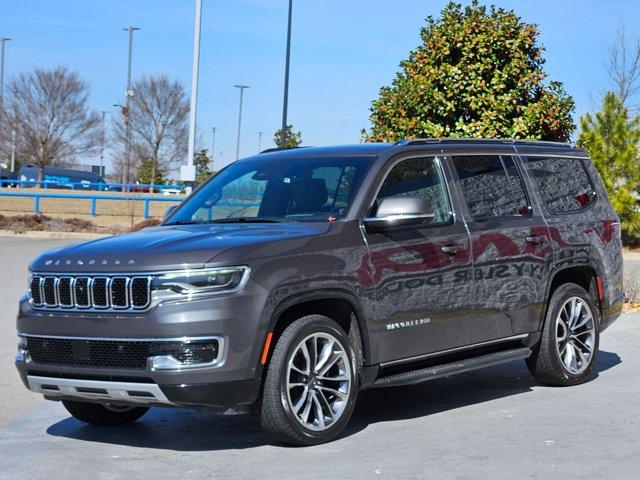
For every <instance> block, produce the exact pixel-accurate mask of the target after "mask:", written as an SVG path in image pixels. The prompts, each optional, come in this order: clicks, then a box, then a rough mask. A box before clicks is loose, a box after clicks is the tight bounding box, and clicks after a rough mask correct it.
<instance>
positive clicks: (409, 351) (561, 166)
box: [16, 139, 623, 445]
mask: <svg viewBox="0 0 640 480" xmlns="http://www.w3.org/2000/svg"><path fill="white" fill-rule="evenodd" d="M620 235H621V232H620V223H619V219H618V217H617V215H616V213H615V212H614V210H613V209H612V207H611V204H610V203H609V200H608V199H607V195H606V193H605V190H604V189H603V187H602V184H601V182H600V180H599V177H598V174H597V172H596V170H595V169H594V167H593V165H592V163H591V162H590V160H589V158H588V156H587V155H586V153H585V152H584V151H583V150H580V149H577V148H574V147H572V146H570V145H565V144H556V143H550V142H525V141H507V140H455V139H422V140H420V139H416V140H407V141H402V142H399V143H397V144H393V145H392V144H362V145H354V146H345V147H331V148H298V149H290V150H281V151H270V152H266V153H262V154H259V155H256V156H253V157H250V158H246V159H243V160H240V161H237V162H235V163H233V164H231V165H229V166H228V167H227V168H225V169H224V170H222V171H221V172H219V173H218V174H216V175H215V176H214V177H213V178H211V179H210V180H209V181H208V182H206V183H205V184H203V185H202V186H200V187H199V188H198V189H196V190H195V191H194V192H193V193H192V194H191V195H190V196H189V197H188V198H187V199H186V200H185V201H184V202H183V203H182V204H181V205H180V206H179V207H177V208H175V209H172V210H170V211H168V212H167V215H166V216H165V219H164V221H163V223H162V224H161V225H160V226H157V227H152V228H147V229H145V230H143V231H140V232H137V233H130V234H127V235H119V236H114V237H110V238H104V239H100V240H95V241H91V242H87V243H83V244H80V245H75V246H70V247H64V248H60V249H57V250H52V251H48V252H46V253H43V254H42V255H41V256H40V257H39V258H37V259H35V260H34V261H33V262H32V263H31V265H30V276H29V288H28V291H27V292H26V293H25V294H24V295H23V296H22V298H21V299H20V308H19V313H18V318H17V329H18V335H19V344H18V355H17V358H16V366H17V368H18V370H19V372H20V375H21V377H22V380H23V381H24V384H25V385H26V386H27V387H28V388H29V389H30V390H32V391H34V392H37V393H40V394H42V395H44V396H45V398H47V399H50V400H61V401H62V403H63V404H64V406H65V407H66V409H67V410H68V411H69V412H70V413H71V414H72V415H73V416H74V417H76V418H77V419H79V420H82V421H84V422H87V423H91V424H97V425H116V424H126V423H130V422H133V421H135V420H136V419H138V418H140V417H141V416H142V415H144V413H145V412H146V411H147V410H148V409H149V407H155V406H172V407H175V406H180V407H211V408H222V409H225V408H229V407H238V406H243V405H244V406H250V407H251V409H252V410H253V412H254V413H255V415H256V417H257V420H258V422H259V423H260V424H261V425H262V427H263V428H264V429H265V430H266V432H268V433H269V434H270V435H271V436H272V437H274V438H275V439H276V440H278V441H281V442H285V443H290V444H302V445H310V444H316V443H320V442H325V441H328V440H331V439H333V438H335V437H336V436H337V435H339V434H340V432H341V431H342V430H343V429H344V427H345V425H346V424H347V422H348V421H349V418H350V417H351V414H352V412H353V409H354V405H355V402H356V397H357V395H358V392H359V390H361V389H365V388H378V387H387V386H398V385H408V384H414V383H417V382H422V381H425V380H430V379H433V378H437V377H442V376H447V375H452V374H455V373H459V372H465V371H469V370H472V369H476V368H481V367H485V366H488V365H495V364H499V363H502V362H507V361H511V360H516V359H525V360H526V362H527V365H528V367H529V370H530V371H531V373H532V374H533V376H534V377H535V378H536V379H537V380H538V381H540V382H541V383H543V384H546V385H557V386H566V385H575V384H578V383H581V382H584V381H586V380H587V379H589V378H590V376H591V375H592V373H593V370H594V365H595V363H596V359H597V354H598V340H599V335H600V333H601V332H602V331H603V330H604V329H605V328H607V326H608V325H610V324H611V323H612V322H613V321H614V320H615V319H616V318H617V317H618V315H619V314H620V312H621V309H622V304H623V288H622V255H621V241H620Z"/></svg>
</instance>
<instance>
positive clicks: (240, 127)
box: [234, 85, 249, 160]
mask: <svg viewBox="0 0 640 480" xmlns="http://www.w3.org/2000/svg"><path fill="white" fill-rule="evenodd" d="M234 87H236V88H239V89H240V108H239V109H238V138H237V140H236V160H238V159H239V158H240V130H241V129H242V96H243V94H244V89H245V88H249V85H234Z"/></svg>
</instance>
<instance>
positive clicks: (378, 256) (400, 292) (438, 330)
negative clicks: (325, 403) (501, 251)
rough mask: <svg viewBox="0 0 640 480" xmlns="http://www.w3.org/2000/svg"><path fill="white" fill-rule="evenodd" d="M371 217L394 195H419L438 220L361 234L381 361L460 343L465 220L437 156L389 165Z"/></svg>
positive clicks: (466, 289)
mask: <svg viewBox="0 0 640 480" xmlns="http://www.w3.org/2000/svg"><path fill="white" fill-rule="evenodd" d="M383 178H384V180H383V181H382V182H381V185H380V187H379V191H378V193H377V196H376V199H375V202H374V204H373V206H372V207H371V212H370V215H375V209H376V206H377V204H378V202H379V201H380V200H381V199H383V198H386V197H391V196H403V195H406V196H424V197H425V198H426V199H427V200H428V201H429V204H430V205H431V207H432V208H433V210H434V213H435V217H434V219H433V220H432V221H431V222H430V223H428V224H420V225H412V226H404V227H396V228H395V229H392V230H386V231H384V232H373V231H367V230H366V229H365V237H366V241H367V244H368V252H369V256H368V259H365V262H366V263H367V264H368V268H369V269H370V278H371V279H372V283H373V286H374V289H375V295H376V298H375V300H374V307H375V309H376V313H377V315H376V318H377V321H376V326H377V328H376V330H377V331H376V333H377V335H376V338H377V344H378V348H379V353H380V361H381V362H387V361H392V360H398V359H402V358H408V357H414V356H418V355H422V354H425V353H430V352H434V351H439V350H445V349H447V348H451V347H454V346H458V345H459V344H460V341H461V340H460V339H461V338H462V339H463V340H462V342H464V341H465V340H464V331H465V329H466V326H467V324H468V321H469V315H470V311H469V307H470V306H471V304H472V303H473V298H472V297H473V295H472V293H471V285H472V282H471V280H472V271H473V268H472V264H471V251H470V242H469V235H468V233H467V229H466V227H465V225H464V222H463V221H462V219H461V218H460V217H459V216H458V215H456V214H454V211H455V202H453V203H452V201H451V198H450V195H449V192H448V189H447V186H446V182H445V172H444V171H443V168H442V165H441V161H440V159H438V158H436V157H433V156H417V157H405V158H402V159H400V160H394V161H393V162H392V163H391V165H390V166H389V167H388V168H387V170H386V173H385V175H384V176H383Z"/></svg>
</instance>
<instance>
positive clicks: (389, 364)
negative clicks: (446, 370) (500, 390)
mask: <svg viewBox="0 0 640 480" xmlns="http://www.w3.org/2000/svg"><path fill="white" fill-rule="evenodd" d="M529 335H531V334H530V333H523V334H520V335H513V336H511V337H504V338H497V339H495V340H488V341H486V342H480V343H474V344H471V345H464V346H462V347H456V348H449V349H447V350H439V351H437V352H432V353H427V354H424V355H416V356H415V357H408V358H400V359H398V360H391V361H389V362H383V363H381V364H380V367H381V368H385V367H392V366H394V365H401V364H403V363H411V362H416V361H420V360H426V359H428V358H434V357H439V356H441V355H447V354H449V353H456V352H463V351H465V350H471V349H474V348H478V347H486V346H489V345H496V344H500V343H504V342H510V341H513V340H522V339H524V338H527V337H528V336H529Z"/></svg>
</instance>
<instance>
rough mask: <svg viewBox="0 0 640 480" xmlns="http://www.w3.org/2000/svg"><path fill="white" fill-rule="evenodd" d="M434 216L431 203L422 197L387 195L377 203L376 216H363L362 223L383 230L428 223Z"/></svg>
mask: <svg viewBox="0 0 640 480" xmlns="http://www.w3.org/2000/svg"><path fill="white" fill-rule="evenodd" d="M434 218H435V213H434V211H433V209H432V208H431V204H430V203H429V201H428V200H427V199H426V198H424V197H388V198H385V199H383V200H382V201H381V202H380V205H378V210H377V212H376V216H375V217H368V218H365V219H364V223H365V225H367V226H368V227H370V228H372V229H373V230H384V229H387V228H394V227H398V226H404V225H419V224H421V223H430V222H432V221H433V219H434Z"/></svg>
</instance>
